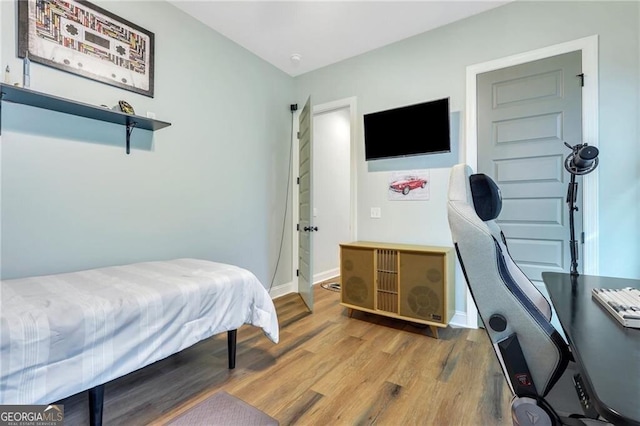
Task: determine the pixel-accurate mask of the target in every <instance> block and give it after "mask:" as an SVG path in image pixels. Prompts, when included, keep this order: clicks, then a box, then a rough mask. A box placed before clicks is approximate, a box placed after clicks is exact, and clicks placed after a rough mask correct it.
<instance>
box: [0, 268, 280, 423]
mask: <svg viewBox="0 0 640 426" xmlns="http://www.w3.org/2000/svg"><path fill="white" fill-rule="evenodd" d="M2 292H3V297H2V298H1V299H0V315H1V321H0V336H2V338H1V339H0V357H1V358H0V365H2V369H0V374H2V376H0V404H49V403H51V401H60V400H63V399H64V398H67V397H69V396H71V395H75V394H78V393H81V392H84V391H88V396H89V412H90V418H89V422H90V424H91V425H92V426H99V425H101V424H102V417H103V412H104V386H105V383H108V382H111V381H112V380H115V379H117V378H119V377H123V376H124V375H126V374H129V373H131V372H133V371H136V370H138V369H140V368H144V367H146V366H148V365H150V364H152V363H154V362H156V361H159V360H161V359H164V358H167V357H169V356H171V355H173V354H176V353H178V352H181V351H182V350H184V349H186V348H189V347H191V346H193V345H194V344H196V343H197V342H200V341H203V340H205V339H208V338H209V337H211V336H214V335H218V334H220V333H222V332H225V331H226V332H227V351H228V363H229V369H233V368H235V362H236V340H237V329H238V328H239V327H241V326H242V325H243V324H250V325H253V326H255V327H258V328H262V330H263V332H264V334H265V336H266V337H268V338H269V339H270V340H271V341H272V342H274V343H277V342H278V340H279V326H278V318H277V312H276V310H275V306H274V305H273V301H272V300H271V296H270V295H269V293H268V292H267V290H266V288H265V287H264V286H263V285H262V283H260V281H259V280H258V279H257V278H256V277H255V275H254V274H252V273H251V272H250V271H248V270H246V269H243V268H240V267H237V266H234V265H228V264H223V263H216V262H211V261H206V260H200V259H174V260H169V261H157V262H143V263H135V264H130V265H123V266H115V267H105V268H98V269H93V270H86V271H77V272H70V273H64V274H57V275H48V276H40V277H27V278H19V279H14V280H6V281H2ZM41 383H44V384H45V385H41Z"/></svg>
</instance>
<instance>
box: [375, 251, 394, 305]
mask: <svg viewBox="0 0 640 426" xmlns="http://www.w3.org/2000/svg"><path fill="white" fill-rule="evenodd" d="M376 258H377V260H378V264H377V268H376V279H377V281H378V285H377V293H378V294H377V296H378V305H377V308H378V310H381V311H385V312H393V313H395V314H397V313H398V251H397V250H389V249H378V250H376Z"/></svg>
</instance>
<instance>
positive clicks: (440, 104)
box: [364, 98, 451, 161]
mask: <svg viewBox="0 0 640 426" xmlns="http://www.w3.org/2000/svg"><path fill="white" fill-rule="evenodd" d="M450 151H451V141H450V137H449V98H445V99H438V100H435V101H431V102H424V103H421V104H416V105H409V106H405V107H401V108H395V109H390V110H387V111H380V112H374V113H371V114H365V116H364V152H365V155H364V156H365V159H366V160H367V161H368V160H376V159H380V158H391V157H406V156H410V155H422V154H434V153H439V152H450Z"/></svg>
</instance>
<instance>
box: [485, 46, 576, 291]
mask: <svg viewBox="0 0 640 426" xmlns="http://www.w3.org/2000/svg"><path fill="white" fill-rule="evenodd" d="M581 63H582V60H581V52H579V51H577V52H571V53H566V54H563V55H558V56H554V57H551V58H546V59H541V60H538V61H533V62H529V63H526V64H522V65H517V66H513V67H509V68H504V69H500V70H496V71H491V72H488V73H484V74H480V75H478V79H477V83H478V85H477V90H478V172H479V173H485V174H487V175H489V176H491V177H492V178H493V179H494V180H495V181H496V182H497V184H498V186H500V190H501V192H502V197H503V208H502V213H501V214H500V216H499V218H498V221H497V222H498V224H499V225H500V227H501V228H502V230H503V232H504V234H505V237H506V239H507V244H508V247H509V252H510V254H511V256H512V257H513V259H514V260H515V261H516V263H517V264H518V266H519V267H520V268H521V269H522V270H523V272H524V273H525V274H526V275H527V276H528V277H529V279H530V280H531V281H533V282H534V283H535V284H536V285H538V286H539V287H541V288H544V284H543V283H542V277H541V273H542V272H543V271H558V272H561V271H565V272H568V271H569V268H570V266H571V261H570V250H569V239H570V236H569V234H570V232H569V211H568V207H567V204H566V195H567V187H568V182H569V178H570V176H569V174H568V172H566V171H565V170H564V166H563V162H564V158H566V156H567V155H568V154H569V153H570V151H569V149H568V148H567V147H566V146H564V143H563V142H564V141H566V142H568V143H569V144H570V145H575V144H577V143H582V85H581V77H580V75H581V66H582V65H581ZM578 198H579V199H578V203H579V204H578V206H579V208H580V207H581V202H582V197H581V196H579V197H578ZM581 231H582V216H581V211H578V212H577V214H576V233H577V235H580V232H581Z"/></svg>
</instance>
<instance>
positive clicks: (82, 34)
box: [18, 0, 155, 98]
mask: <svg viewBox="0 0 640 426" xmlns="http://www.w3.org/2000/svg"><path fill="white" fill-rule="evenodd" d="M154 48H155V46H154V34H153V33H152V32H150V31H147V30H145V29H144V28H142V27H140V26H138V25H136V24H134V23H132V22H129V21H127V20H125V19H122V18H120V17H119V16H116V15H115V14H113V13H111V12H109V11H107V10H105V9H102V8H101V7H98V6H96V5H94V4H92V3H90V2H88V1H83V0H64V1H62V0H18V57H20V58H24V57H25V56H26V54H27V52H28V53H29V59H30V60H31V61H32V62H37V63H40V64H43V65H47V66H50V67H53V68H57V69H60V70H63V71H67V72H70V73H73V74H77V75H80V76H83V77H86V78H89V79H92V80H95V81H99V82H102V83H106V84H110V85H112V86H116V87H119V88H121V89H125V90H129V91H131V92H135V93H139V94H141V95H145V96H149V97H151V98H152V97H153V92H154V90H153V76H154Z"/></svg>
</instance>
